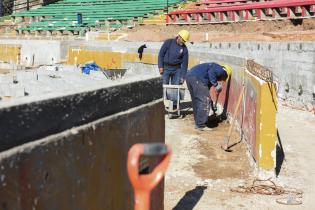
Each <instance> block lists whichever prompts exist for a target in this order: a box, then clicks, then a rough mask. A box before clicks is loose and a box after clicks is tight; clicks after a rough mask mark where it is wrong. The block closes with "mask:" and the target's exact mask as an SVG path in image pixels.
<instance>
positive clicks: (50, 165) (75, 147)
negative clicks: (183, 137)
mask: <svg viewBox="0 0 315 210" xmlns="http://www.w3.org/2000/svg"><path fill="white" fill-rule="evenodd" d="M161 82H162V81H161V79H160V78H153V79H149V80H142V81H134V82H130V83H127V84H124V85H116V86H113V87H107V88H100V89H97V90H91V91H86V92H78V93H76V94H72V95H66V96H63V97H56V98H50V99H45V100H37V101H34V102H32V103H25V104H17V105H12V106H6V107H3V108H1V109H0V119H2V120H0V136H1V138H0V145H1V146H0V150H1V153H0V186H1V188H0V203H1V206H2V208H3V209H16V210H26V209H38V210H41V209H42V210H44V209H45V210H49V209H51V210H55V209H69V210H71V209H73V210H80V209H82V210H86V209H95V210H98V209H99V210H101V209H102V210H103V209H113V210H123V209H125V210H129V209H133V190H132V187H131V185H130V183H129V179H128V176H127V171H126V160H127V152H128V149H129V148H130V146H131V145H133V144H135V143H142V142H164V139H165V136H164V135H165V131H164V129H165V124H164V106H163V102H162V100H161V97H162V83H161ZM148 90H150V91H148ZM158 161H159V159H158V158H153V159H146V160H145V161H144V165H143V166H142V167H143V168H142V169H145V171H146V172H150V171H152V169H153V168H154V167H155V166H156V164H157V162H158ZM163 191H164V187H163V183H161V184H160V185H159V186H158V187H157V188H156V189H155V190H154V192H153V194H152V206H151V209H154V210H161V209H163Z"/></svg>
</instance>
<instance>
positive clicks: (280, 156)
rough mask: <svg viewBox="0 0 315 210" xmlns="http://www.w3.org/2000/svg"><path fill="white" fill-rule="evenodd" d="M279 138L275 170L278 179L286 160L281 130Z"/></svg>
mask: <svg viewBox="0 0 315 210" xmlns="http://www.w3.org/2000/svg"><path fill="white" fill-rule="evenodd" d="M277 138H278V144H277V146H276V168H275V173H276V176H277V177H278V175H279V174H280V171H281V167H282V164H283V161H284V160H285V154H284V150H283V147H282V142H281V138H280V134H279V130H278V129H277Z"/></svg>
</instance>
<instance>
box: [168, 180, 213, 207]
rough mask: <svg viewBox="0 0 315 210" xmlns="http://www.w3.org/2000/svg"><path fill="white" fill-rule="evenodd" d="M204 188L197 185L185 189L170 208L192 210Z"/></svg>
mask: <svg viewBox="0 0 315 210" xmlns="http://www.w3.org/2000/svg"><path fill="white" fill-rule="evenodd" d="M205 189H207V187H205V186H197V187H195V189H193V190H190V191H187V192H186V193H185V195H184V197H182V198H181V199H180V201H179V202H178V203H177V204H176V206H175V207H174V208H173V209H172V210H192V209H193V208H194V207H195V206H196V204H197V203H198V201H199V200H200V198H201V197H202V195H203V194H204V191H205Z"/></svg>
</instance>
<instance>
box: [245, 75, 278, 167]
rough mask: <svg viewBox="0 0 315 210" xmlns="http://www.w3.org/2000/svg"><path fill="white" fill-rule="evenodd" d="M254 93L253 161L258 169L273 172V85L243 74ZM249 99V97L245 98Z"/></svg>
mask: <svg viewBox="0 0 315 210" xmlns="http://www.w3.org/2000/svg"><path fill="white" fill-rule="evenodd" d="M245 79H247V80H248V81H249V83H245V84H250V85H251V86H252V88H254V90H255V93H256V135H255V136H256V141H255V148H256V151H255V154H256V155H255V159H256V161H257V165H258V167H259V168H261V169H263V170H268V171H269V170H274V168H275V166H276V143H277V126H276V113H277V98H276V91H275V85H274V84H271V83H267V82H265V81H262V80H259V78H256V77H255V76H253V75H252V74H250V73H249V72H246V73H245ZM245 97H250V96H245Z"/></svg>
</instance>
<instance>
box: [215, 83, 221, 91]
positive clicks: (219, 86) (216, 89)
mask: <svg viewBox="0 0 315 210" xmlns="http://www.w3.org/2000/svg"><path fill="white" fill-rule="evenodd" d="M215 91H216V92H217V93H221V91H222V85H221V84H220V83H218V85H217V86H215Z"/></svg>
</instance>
